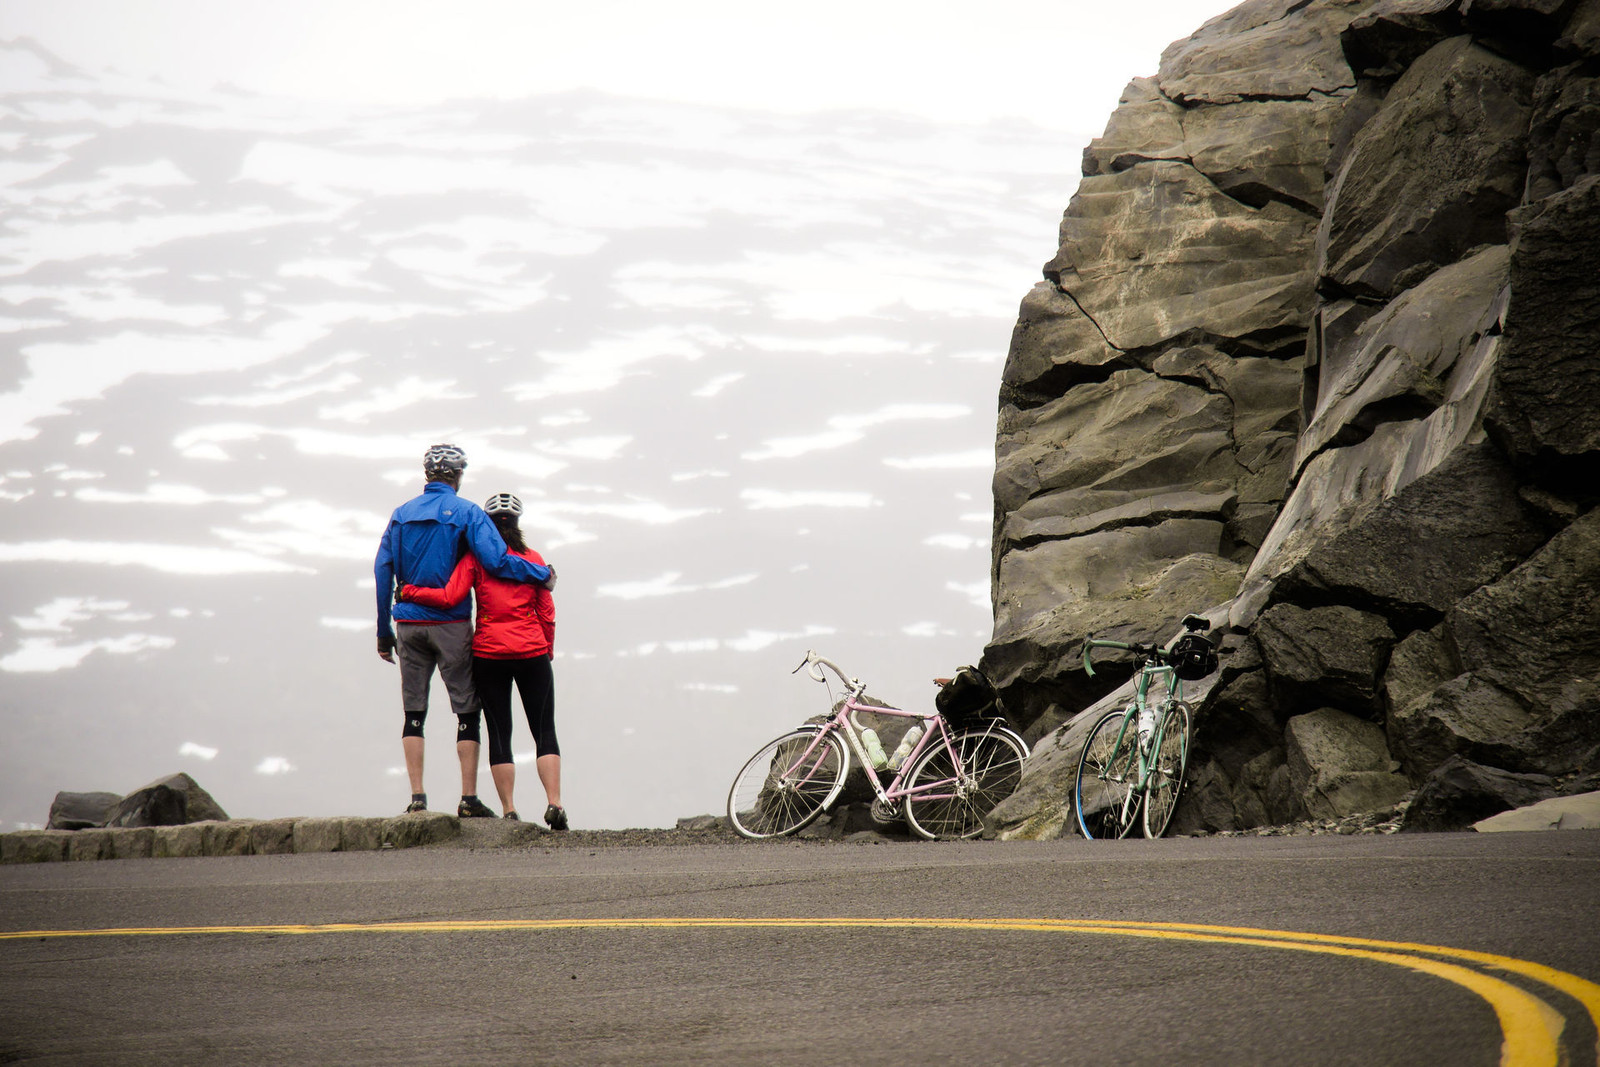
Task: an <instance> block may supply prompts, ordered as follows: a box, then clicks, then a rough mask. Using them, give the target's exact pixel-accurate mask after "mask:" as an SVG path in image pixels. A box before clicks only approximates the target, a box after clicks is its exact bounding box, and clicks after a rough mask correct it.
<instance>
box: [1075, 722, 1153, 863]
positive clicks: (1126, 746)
mask: <svg viewBox="0 0 1600 1067" xmlns="http://www.w3.org/2000/svg"><path fill="white" fill-rule="evenodd" d="M1126 717H1127V712H1125V711H1108V712H1106V714H1105V715H1103V716H1101V718H1100V721H1099V722H1097V723H1095V724H1094V726H1093V728H1091V729H1090V731H1089V736H1088V738H1087V739H1086V740H1085V741H1084V743H1083V755H1081V756H1079V757H1078V773H1077V775H1076V777H1075V778H1074V779H1073V782H1072V807H1073V810H1074V811H1075V813H1076V814H1077V818H1078V831H1079V832H1080V833H1081V834H1083V836H1084V837H1087V838H1090V839H1091V840H1111V839H1113V838H1118V837H1127V836H1128V833H1129V831H1131V830H1132V829H1133V824H1134V822H1135V821H1136V819H1137V817H1138V814H1139V800H1140V797H1139V794H1138V793H1137V792H1135V791H1134V785H1133V783H1134V781H1135V780H1136V779H1137V778H1138V774H1139V754H1138V750H1137V746H1136V744H1135V741H1134V734H1133V731H1131V730H1130V731H1128V733H1127V734H1125V735H1124V736H1123V737H1122V738H1121V742H1122V743H1121V744H1120V745H1119V744H1118V743H1117V742H1118V736H1117V735H1118V734H1119V733H1121V732H1122V720H1123V719H1124V718H1126Z"/></svg>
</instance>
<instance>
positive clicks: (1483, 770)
mask: <svg viewBox="0 0 1600 1067" xmlns="http://www.w3.org/2000/svg"><path fill="white" fill-rule="evenodd" d="M1555 793H1556V782H1555V779H1553V778H1551V777H1550V776H1548V775H1543V774H1514V773H1512V772H1511V771H1503V770H1500V769H1499V768H1497V767H1484V766H1481V765H1479V764H1476V763H1473V762H1472V761H1471V760H1466V759H1462V758H1461V757H1460V756H1452V757H1451V758H1450V759H1449V760H1447V761H1445V763H1444V764H1442V765H1441V766H1440V767H1439V768H1438V769H1437V770H1435V771H1434V772H1433V773H1432V774H1431V775H1429V776H1428V778H1427V780H1426V781H1424V782H1423V783H1422V785H1421V786H1419V787H1418V789H1417V795H1416V797H1415V799H1413V800H1412V802H1411V806H1410V807H1409V808H1407V809H1406V813H1405V817H1404V820H1403V821H1402V823H1401V827H1400V828H1401V830H1402V831H1438V830H1461V829H1465V828H1466V827H1468V826H1471V825H1472V824H1473V823H1475V822H1479V821H1481V820H1483V819H1486V818H1488V817H1489V816H1491V815H1494V814H1497V813H1499V812H1502V811H1508V810H1510V809H1512V808H1520V807H1525V806H1527V805H1529V804H1534V803H1537V802H1538V801H1541V800H1545V799H1547V798H1549V797H1551V796H1554V795H1555Z"/></svg>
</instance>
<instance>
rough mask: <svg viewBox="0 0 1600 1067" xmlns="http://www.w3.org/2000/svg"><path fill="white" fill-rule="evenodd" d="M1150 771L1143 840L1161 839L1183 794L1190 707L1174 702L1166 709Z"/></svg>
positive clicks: (1181, 702)
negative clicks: (1144, 838) (1153, 763)
mask: <svg viewBox="0 0 1600 1067" xmlns="http://www.w3.org/2000/svg"><path fill="white" fill-rule="evenodd" d="M1155 763H1156V765H1155V767H1154V768H1152V769H1151V771H1150V789H1149V791H1148V792H1147V793H1146V794H1145V798H1144V836H1146V837H1151V838H1154V837H1160V836H1161V835H1162V834H1164V833H1166V832H1167V824H1168V823H1170V822H1172V810H1173V809H1174V808H1176V807H1177V806H1178V795H1179V794H1180V793H1182V792H1183V778H1184V771H1185V770H1186V769H1187V768H1188V766H1189V705H1187V704H1185V703H1184V702H1183V701H1181V700H1174V701H1172V702H1171V703H1169V704H1168V705H1167V713H1166V716H1165V718H1164V720H1163V721H1162V725H1161V747H1160V749H1159V750H1158V751H1157V752H1156V756H1155Z"/></svg>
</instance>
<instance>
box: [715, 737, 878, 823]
mask: <svg viewBox="0 0 1600 1067" xmlns="http://www.w3.org/2000/svg"><path fill="white" fill-rule="evenodd" d="M848 769H849V766H848V756H847V755H846V753H845V749H844V745H843V743H842V742H840V740H839V738H838V736H837V735H835V734H829V735H827V736H826V737H823V738H821V739H820V740H819V739H818V737H817V732H816V731H815V730H795V731H792V732H790V733H787V734H785V735H783V736H782V737H780V738H778V739H777V740H776V741H772V742H770V743H768V744H767V745H765V746H764V747H762V749H761V750H760V751H759V752H757V753H756V754H755V755H754V756H751V757H750V759H749V761H748V762H747V763H745V765H744V767H743V769H741V770H740V771H739V774H738V776H737V777H735V778H734V780H733V788H732V789H730V790H729V791H728V819H729V821H730V822H731V823H732V824H733V828H734V829H735V830H736V831H738V832H739V833H740V834H743V835H744V836H745V837H779V836H782V835H784V834H792V833H795V832H796V831H798V830H801V829H803V828H804V827H806V826H807V825H809V824H810V823H811V822H812V820H814V819H815V818H816V817H817V816H818V815H821V814H822V812H823V810H824V809H825V808H826V807H827V806H828V805H829V804H830V803H832V802H833V799H834V798H835V797H836V796H838V794H839V791H840V790H841V789H843V788H844V778H845V773H846V771H847V770H848Z"/></svg>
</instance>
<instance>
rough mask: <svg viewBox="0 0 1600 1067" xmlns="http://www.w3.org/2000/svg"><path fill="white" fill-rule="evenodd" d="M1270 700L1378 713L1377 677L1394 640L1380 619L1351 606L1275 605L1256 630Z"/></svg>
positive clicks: (1284, 704)
mask: <svg viewBox="0 0 1600 1067" xmlns="http://www.w3.org/2000/svg"><path fill="white" fill-rule="evenodd" d="M1255 637H1256V641H1257V642H1258V643H1259V644H1260V646H1261V656H1262V659H1263V660H1264V661H1265V663H1266V667H1267V675H1268V678H1269V680H1270V682H1271V686H1272V692H1273V695H1274V697H1275V698H1276V699H1277V700H1278V701H1279V703H1280V706H1281V707H1282V708H1283V709H1285V711H1288V710H1298V709H1303V708H1316V707H1335V708H1339V709H1340V710H1343V711H1348V712H1352V713H1355V714H1359V715H1361V716H1363V717H1366V718H1372V717H1375V716H1376V715H1378V714H1379V712H1380V711H1381V706H1380V703H1379V700H1378V677H1379V674H1380V672H1381V671H1382V669H1383V665H1384V663H1385V662H1386V661H1387V659H1388V655H1389V649H1390V648H1391V647H1393V645H1394V642H1395V635H1394V631H1393V630H1391V629H1390V628H1389V625H1388V623H1386V622H1385V621H1384V620H1383V619H1382V618H1381V617H1379V616H1377V615H1373V614H1370V613H1368V612H1363V611H1357V610H1356V609H1355V608H1350V607H1344V606H1339V605H1335V606H1331V607H1321V608H1301V607H1296V606H1295V605H1293V604H1278V605H1276V606H1275V607H1273V608H1271V609H1269V610H1268V611H1267V612H1266V613H1265V614H1263V615H1262V616H1261V619H1260V620H1259V622H1258V623H1257V625H1256V630H1255Z"/></svg>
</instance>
